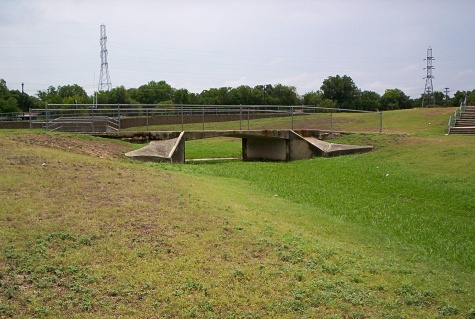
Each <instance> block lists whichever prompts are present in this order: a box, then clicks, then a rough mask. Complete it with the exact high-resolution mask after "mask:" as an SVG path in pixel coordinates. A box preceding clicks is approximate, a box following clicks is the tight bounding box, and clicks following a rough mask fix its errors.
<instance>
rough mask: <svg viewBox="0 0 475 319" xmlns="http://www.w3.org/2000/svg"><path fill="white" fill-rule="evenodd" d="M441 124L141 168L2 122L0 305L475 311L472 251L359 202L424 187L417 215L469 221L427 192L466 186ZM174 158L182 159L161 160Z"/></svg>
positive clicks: (136, 313) (397, 197) (332, 312)
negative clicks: (286, 151) (285, 150)
mask: <svg viewBox="0 0 475 319" xmlns="http://www.w3.org/2000/svg"><path fill="white" fill-rule="evenodd" d="M440 138H443V137H440ZM440 138H439V137H424V136H416V137H407V136H399V135H398V136H390V137H386V136H383V137H380V136H373V135H363V136H359V137H349V138H348V142H351V141H353V142H361V141H364V140H367V141H372V142H373V143H374V144H376V145H377V150H376V151H375V152H373V153H370V154H364V155H360V156H351V157H342V158H335V159H314V160H309V161H300V162H294V163H225V164H223V163H220V164H204V165H203V164H202V165H187V166H180V167H178V166H173V167H172V166H168V165H152V166H154V167H153V168H150V165H144V164H137V163H126V162H119V161H112V160H104V159H97V158H91V157H88V156H83V155H76V154H71V153H64V152H61V151H58V150H52V149H49V148H40V147H34V146H26V145H20V146H19V145H14V143H13V142H12V141H11V140H10V139H9V138H8V135H5V134H3V136H2V138H1V139H0V144H1V148H0V149H1V151H0V152H1V155H2V156H1V157H0V159H1V161H0V173H1V177H2V183H1V184H0V194H1V199H2V202H3V203H5V205H3V206H1V208H0V224H1V225H2V226H1V227H0V242H1V243H2V244H1V245H2V246H1V255H0V281H1V289H2V290H1V293H0V316H7V317H8V316H10V315H11V316H13V315H14V314H15V316H16V317H18V316H19V317H23V318H29V317H33V316H36V317H51V318H53V317H77V318H88V317H90V316H91V315H93V316H95V317H104V318H107V317H110V318H116V317H119V316H122V317H142V318H145V317H152V316H158V317H164V318H166V317H170V318H173V317H177V318H178V317H180V318H182V317H200V318H259V317H261V318H271V317H279V318H298V317H301V318H307V317H315V318H323V317H327V318H369V317H373V318H414V317H426V318H435V317H445V316H447V317H452V318H465V317H470V316H472V317H473V316H474V315H475V314H472V315H470V312H471V311H472V310H471V309H472V308H475V301H474V289H473V281H474V276H473V264H471V263H472V261H470V260H471V259H470V258H473V256H472V257H470V256H468V257H467V258H463V259H462V260H458V259H457V258H449V257H448V255H447V256H444V252H443V251H442V252H441V251H435V253H431V252H428V251H427V247H431V246H430V245H431V243H425V242H424V240H425V237H426V236H425V235H424V236H420V237H421V238H409V239H407V238H405V237H406V236H405V235H404V233H401V234H398V233H397V230H398V229H400V231H402V232H404V231H411V230H412V233H416V231H414V230H417V228H419V229H421V230H423V231H429V229H430V228H431V227H432V226H434V225H436V226H437V224H438V223H433V221H432V218H429V219H427V220H426V222H427V224H419V225H417V226H414V225H412V224H413V223H411V222H410V221H411V220H409V223H408V224H409V225H410V227H409V228H410V229H405V228H404V227H402V228H401V227H400V228H398V227H395V229H389V230H388V231H384V230H382V229H384V227H383V225H384V223H387V222H388V221H387V220H385V218H381V219H380V218H373V220H372V221H369V220H365V219H363V220H359V218H360V217H359V216H356V215H357V214H358V213H361V214H362V215H363V214H364V213H365V211H379V212H380V213H381V214H380V215H381V216H382V217H387V218H389V215H391V214H392V213H394V212H396V214H395V215H398V214H407V212H406V210H409V211H410V212H414V205H415V204H416V206H417V207H418V208H422V207H423V205H422V204H418V203H417V202H418V201H419V200H420V199H424V200H426V202H427V203H428V205H429V207H430V209H427V210H426V211H423V214H431V213H432V214H433V216H434V217H437V218H439V220H440V221H441V222H442V223H445V225H446V226H447V228H446V227H443V229H445V230H448V229H449V228H450V227H452V226H451V225H453V224H456V225H455V227H458V228H457V229H460V231H459V232H460V233H464V234H467V233H466V230H467V229H466V228H464V227H473V226H470V224H473V223H470V222H471V221H472V220H473V219H472V216H470V215H469V213H470V212H471V211H472V212H473V201H471V202H470V201H469V202H468V204H467V205H468V206H466V207H460V206H457V205H458V204H457V205H455V204H451V200H449V199H447V198H448V197H449V196H447V197H443V199H440V201H437V198H434V196H436V195H437V196H438V195H440V194H442V193H443V192H444V191H445V190H446V189H447V187H448V188H449V189H450V192H451V193H452V194H456V193H457V191H458V190H460V191H462V192H463V191H464V190H463V189H464V188H466V187H468V191H467V192H470V190H471V191H473V185H472V184H471V183H469V180H473V173H471V174H472V175H468V177H467V176H465V175H463V174H462V173H460V171H459V168H461V167H464V166H465V165H466V164H468V163H469V161H468V160H466V159H462V160H456V159H458V156H457V155H459V154H465V155H467V156H466V157H472V158H473V155H474V154H473V148H470V146H473V139H470V138H468V139H466V138H463V137H447V138H449V140H448V141H450V144H449V143H444V144H442V145H443V146H444V147H441V144H440V143H439V140H438V139H440ZM442 141H447V140H442ZM431 143H432V144H431ZM418 144H419V145H418ZM451 145H452V146H451ZM205 146H206V145H203V144H202V145H201V146H200V148H202V147H205ZM421 146H423V147H422V150H423V151H421ZM467 146H469V147H467ZM188 149H189V147H188V145H187V150H188ZM407 149H408V150H407ZM437 156H439V157H440V156H442V159H437V158H436V157H437ZM419 157H420V158H419ZM427 157H430V158H427ZM418 158H419V160H418ZM411 160H412V162H411ZM408 161H409V163H408ZM427 161H428V163H429V164H433V165H434V166H433V167H432V169H429V168H428V167H427V166H429V165H428V164H426V163H427ZM448 161H451V162H452V163H454V165H455V168H454V165H447V164H446V162H448ZM42 163H46V165H44V166H43V165H42ZM375 164H377V165H378V166H377V168H375V166H374V165H375ZM439 165H440V169H439ZM156 167H158V168H159V169H156ZM164 168H166V169H167V170H163V169H164ZM177 168H179V169H182V170H183V169H184V170H186V171H187V172H185V173H179V172H173V171H168V170H169V169H177ZM446 169H449V171H448V172H447V171H445V170H446ZM231 170H234V171H235V172H231ZM282 171H283V172H285V174H282V173H281V172H282ZM309 172H312V173H311V174H310V173H309ZM449 173H450V174H449ZM386 174H389V176H386ZM213 175H226V176H230V177H231V178H230V177H219V176H218V177H216V176H213ZM285 175H289V176H285ZM32 177H34V178H32ZM295 181H297V182H298V184H297V183H296V182H295ZM287 182H290V184H289V185H287ZM442 182H444V183H445V184H444V183H443V184H441V185H439V183H442ZM315 183H317V185H315ZM459 183H461V184H460V187H459V186H457V185H459ZM431 184H434V185H431ZM124 185H126V187H124ZM328 185H331V186H332V187H331V188H329V187H328ZM436 185H439V186H436ZM462 186H463V187H462ZM361 187H362V190H359V188H361ZM373 193H375V194H373ZM367 194H369V197H370V198H369V199H371V200H367V199H365V198H364V197H365V196H364V195H367ZM274 195H277V196H274ZM379 196H381V197H382V198H381V199H378V197H379ZM313 197H316V198H313ZM373 201H376V202H373ZM386 201H387V202H386ZM455 202H457V203H458V202H460V200H459V199H458V198H456V201H455ZM381 203H383V204H384V205H387V207H386V206H385V207H383V208H381V207H380V205H379V204H381ZM361 204H363V205H361ZM358 205H360V206H363V207H361V208H359V207H358ZM440 205H448V206H449V207H450V208H451V210H452V211H450V214H446V215H445V217H446V218H443V217H444V216H443V215H441V214H440V213H439V212H440V211H441V210H440V209H439V208H438V206H440ZM454 205H455V206H454ZM340 206H343V207H342V208H341V207H340ZM365 207H366V208H365ZM378 209H379V210H378ZM460 212H465V213H466V216H458V215H457V214H459V213H460ZM384 213H386V216H384ZM409 215H410V214H408V215H404V216H407V218H416V220H417V216H416V217H414V216H409ZM366 218H367V217H366ZM451 220H452V221H451ZM461 220H466V222H460V221H461ZM412 221H414V219H412ZM401 222H403V223H404V222H406V218H401ZM378 223H380V224H378ZM431 223H433V225H432V224H431ZM452 223H453V224H452ZM464 229H465V230H464ZM434 232H437V231H433V232H432V233H434ZM429 233H430V232H429ZM454 233H455V234H454V235H455V236H456V235H457V234H456V232H454ZM471 234H473V232H472V233H468V238H467V244H468V245H473V235H471ZM445 236H446V234H445V233H444V234H443V236H440V237H439V238H442V239H444V238H446V237H445ZM456 237H457V236H456ZM435 238H436V239H437V237H435ZM432 244H433V243H432ZM428 245H429V246H428ZM435 246H437V245H435ZM472 251H473V250H472ZM469 253H470V251H469ZM441 256H442V257H444V258H440V257H441ZM444 259H446V261H444ZM467 266H468V267H470V270H466V267H467Z"/></svg>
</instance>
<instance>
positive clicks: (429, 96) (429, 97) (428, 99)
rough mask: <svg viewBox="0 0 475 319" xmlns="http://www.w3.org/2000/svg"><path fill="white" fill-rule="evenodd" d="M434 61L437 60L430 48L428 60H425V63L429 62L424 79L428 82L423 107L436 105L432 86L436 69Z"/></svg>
mask: <svg viewBox="0 0 475 319" xmlns="http://www.w3.org/2000/svg"><path fill="white" fill-rule="evenodd" d="M433 60H435V59H434V58H433V57H432V48H431V47H429V48H428V49H427V58H426V59H424V61H427V67H426V68H424V69H425V70H427V75H426V77H425V78H424V79H425V80H426V86H425V89H424V94H423V98H422V107H427V106H430V105H435V98H434V87H433V86H432V79H433V78H434V77H433V76H432V70H433V69H434V67H433V66H432V61H433Z"/></svg>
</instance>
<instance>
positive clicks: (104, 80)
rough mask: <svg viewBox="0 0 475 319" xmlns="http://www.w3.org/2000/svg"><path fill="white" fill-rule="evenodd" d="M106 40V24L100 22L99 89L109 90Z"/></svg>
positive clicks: (110, 84) (110, 86) (109, 80)
mask: <svg viewBox="0 0 475 319" xmlns="http://www.w3.org/2000/svg"><path fill="white" fill-rule="evenodd" d="M106 42H107V36H106V26H105V25H104V24H101V73H100V75H99V85H98V90H99V91H109V90H110V89H111V88H112V83H111V78H110V76H109V65H108V63H107V48H106Z"/></svg>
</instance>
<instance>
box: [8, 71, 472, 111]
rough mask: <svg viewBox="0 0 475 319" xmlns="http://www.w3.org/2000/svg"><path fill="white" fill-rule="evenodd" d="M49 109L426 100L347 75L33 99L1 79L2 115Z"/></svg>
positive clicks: (156, 85) (438, 95)
mask: <svg viewBox="0 0 475 319" xmlns="http://www.w3.org/2000/svg"><path fill="white" fill-rule="evenodd" d="M434 97H435V106H445V105H447V106H458V105H460V103H461V102H462V101H463V100H464V99H465V97H466V98H467V103H468V104H471V105H473V104H475V90H473V91H457V92H456V93H455V94H454V95H453V96H451V97H447V99H446V96H445V94H444V93H442V92H434ZM45 103H48V104H76V103H77V104H93V103H96V104H153V105H159V104H197V105H307V106H318V107H326V108H343V109H356V110H366V111H376V110H380V111H386V110H397V109H408V108H414V107H419V106H421V104H422V96H421V97H419V98H416V99H411V98H410V97H409V96H407V95H406V94H405V93H404V92H403V91H402V90H400V89H397V88H394V89H387V90H385V92H384V94H383V95H380V94H378V93H376V92H373V91H367V90H365V91H363V90H361V89H360V88H358V87H357V86H356V85H355V83H354V81H353V79H351V77H349V76H347V75H343V76H340V75H336V76H330V77H328V78H326V79H325V80H324V81H323V83H322V85H321V87H320V89H318V90H315V91H311V92H307V93H305V94H303V95H299V94H298V93H297V89H296V87H294V86H287V85H282V84H276V85H272V84H266V85H256V86H254V87H251V86H248V85H241V86H238V87H235V88H233V87H220V88H210V89H207V90H203V91H202V92H201V93H192V92H190V91H188V90H187V89H183V88H181V89H176V88H173V87H172V86H171V85H170V84H168V83H167V82H165V81H159V82H156V81H150V82H148V83H147V84H144V85H142V86H140V87H138V88H130V89H126V88H125V87H124V86H119V87H115V88H113V89H111V90H109V91H99V92H97V93H96V94H94V95H88V94H87V93H86V91H85V90H84V89H83V88H82V87H81V86H79V85H77V84H73V85H64V86H58V87H54V86H50V87H48V89H46V90H40V91H38V93H37V94H36V96H30V95H28V94H26V93H22V92H20V91H19V90H9V89H8V87H7V83H6V81H5V80H3V79H0V113H11V112H27V111H28V110H29V109H30V108H43V107H44V106H45Z"/></svg>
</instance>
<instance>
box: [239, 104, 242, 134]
mask: <svg viewBox="0 0 475 319" xmlns="http://www.w3.org/2000/svg"><path fill="white" fill-rule="evenodd" d="M239 130H240V131H242V105H240V106H239Z"/></svg>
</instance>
